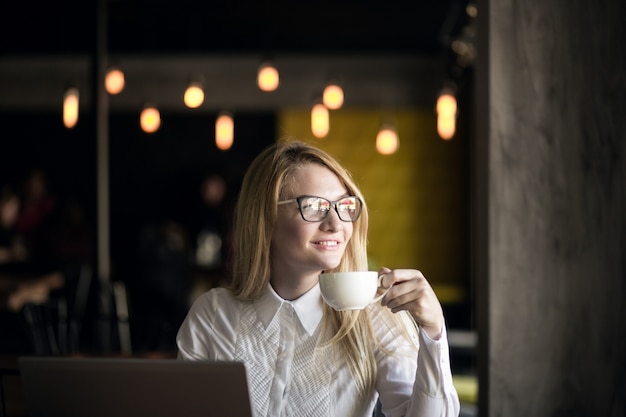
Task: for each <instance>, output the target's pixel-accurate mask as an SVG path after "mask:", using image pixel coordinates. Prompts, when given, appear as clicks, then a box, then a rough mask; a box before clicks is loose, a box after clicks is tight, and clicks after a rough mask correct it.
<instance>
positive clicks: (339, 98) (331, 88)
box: [322, 81, 343, 110]
mask: <svg viewBox="0 0 626 417" xmlns="http://www.w3.org/2000/svg"><path fill="white" fill-rule="evenodd" d="M322 100H323V102H324V105H325V106H326V107H327V108H328V109H330V110H337V109H340V108H341V106H343V88H341V86H340V85H339V83H338V82H336V81H331V82H329V83H328V84H327V85H326V87H325V88H324V93H323V95H322Z"/></svg>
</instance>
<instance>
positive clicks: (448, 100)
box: [437, 93, 457, 140]
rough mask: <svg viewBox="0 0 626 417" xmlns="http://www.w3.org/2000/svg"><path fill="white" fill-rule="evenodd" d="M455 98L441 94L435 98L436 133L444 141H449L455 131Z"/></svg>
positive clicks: (447, 94) (448, 94)
mask: <svg viewBox="0 0 626 417" xmlns="http://www.w3.org/2000/svg"><path fill="white" fill-rule="evenodd" d="M456 112H457V103H456V98H455V97H454V96H453V95H452V94H450V93H441V94H440V95H439V98H437V133H438V134H439V137H440V138H441V139H444V140H448V139H451V138H452V137H453V136H454V132H455V131H456Z"/></svg>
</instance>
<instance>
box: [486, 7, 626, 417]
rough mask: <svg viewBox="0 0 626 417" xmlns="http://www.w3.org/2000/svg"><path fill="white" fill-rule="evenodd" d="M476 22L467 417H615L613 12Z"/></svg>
mask: <svg viewBox="0 0 626 417" xmlns="http://www.w3.org/2000/svg"><path fill="white" fill-rule="evenodd" d="M479 14H480V18H479V19H480V20H479V27H480V29H479V31H480V33H479V45H478V48H479V61H478V64H477V74H478V75H477V103H478V106H477V108H478V111H477V114H478V117H477V126H478V127H477V140H476V146H475V155H474V156H475V159H474V162H475V179H476V182H475V193H474V196H475V208H476V215H475V219H474V220H475V222H474V225H475V241H474V245H475V260H476V264H475V270H474V273H475V281H476V283H477V298H476V309H477V316H478V332H479V359H478V363H479V368H480V370H479V374H480V376H479V384H480V393H479V401H480V404H479V414H480V415H482V416H503V417H515V416H520V417H521V416H524V417H529V416H532V417H542V416H594V417H597V416H611V417H617V416H620V417H622V416H625V415H626V406H625V404H626V47H625V46H624V45H625V41H626V25H625V22H626V2H624V1H623V0H598V1H591V0H582V1H576V2H572V1H565V0H561V1H558V0H502V1H495V0H494V1H489V0H485V1H483V2H482V4H481V3H479Z"/></svg>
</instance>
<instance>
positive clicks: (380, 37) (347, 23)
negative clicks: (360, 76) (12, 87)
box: [0, 0, 468, 56]
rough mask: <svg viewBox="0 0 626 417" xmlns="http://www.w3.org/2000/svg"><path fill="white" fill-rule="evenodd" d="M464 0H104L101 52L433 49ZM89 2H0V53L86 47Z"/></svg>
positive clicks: (90, 33) (91, 17)
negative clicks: (105, 19)
mask: <svg viewBox="0 0 626 417" xmlns="http://www.w3.org/2000/svg"><path fill="white" fill-rule="evenodd" d="M467 2H468V1H467V0H441V1H431V0H417V1H415V0H414V1H411V2H406V1H405V0H388V1H385V2H381V1H371V0H365V1H364V0H349V1H332V0H319V1H315V2H300V1H287V0H279V1H270V2H258V1H249V0H247V1H223V0H222V1H208V0H205V1H200V0H177V1H170V0H168V1H164V0H108V1H105V3H104V7H105V9H106V11H107V17H108V25H107V31H108V36H107V41H108V49H109V51H110V52H111V53H124V54H127V53H150V54H152V53H212V52H216V53H224V52H265V53H267V54H269V55H270V56H271V54H272V53H273V52H281V53H284V52H298V53H307V52H311V53H331V54H332V53H346V52H350V53H367V52H373V53H401V54H415V55H435V54H440V53H441V52H442V40H443V39H444V38H445V37H447V36H451V35H453V34H454V32H455V31H458V30H459V27H460V26H461V25H462V23H463V22H462V19H463V16H464V13H463V10H464V7H465V4H466V3H467ZM96 4H97V1H95V0H72V1H41V0H38V1H35V2H27V1H24V2H21V1H4V2H2V4H1V5H0V53H2V54H7V55H15V54H41V53H55V54H56V53H68V54H71V53H88V52H90V51H91V50H93V46H94V44H95V40H94V39H95V33H96V29H95V28H96V23H95V22H96V21H97V19H96V9H97V6H96Z"/></svg>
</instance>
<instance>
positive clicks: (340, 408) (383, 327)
mask: <svg viewBox="0 0 626 417" xmlns="http://www.w3.org/2000/svg"><path fill="white" fill-rule="evenodd" d="M322 303H323V301H322V298H321V294H320V290H319V285H317V286H315V287H314V288H312V289H311V290H310V291H309V292H307V293H306V294H304V295H303V296H302V297H300V298H298V299H297V300H294V301H287V300H283V299H282V298H280V297H279V296H278V294H276V292H275V291H274V290H273V289H272V287H271V285H268V288H267V290H266V291H265V292H264V293H263V295H262V296H261V297H260V298H259V299H258V300H256V301H254V302H242V301H239V300H237V299H235V298H234V297H233V296H232V295H231V293H230V292H229V291H228V290H226V289H223V288H214V289H211V290H209V291H208V292H206V293H204V294H203V295H201V296H200V297H198V299H197V300H196V301H195V302H194V303H193V305H192V306H191V309H190V310H189V313H188V315H187V317H186V319H185V321H184V322H183V324H182V326H181V327H180V329H179V331H178V335H177V344H178V358H179V359H184V360H227V361H241V362H244V363H245V365H246V371H247V375H248V383H249V389H250V399H251V402H252V408H253V414H254V416H255V417H262V416H271V417H278V416H316V417H319V416H337V417H349V416H354V417H366V416H368V417H369V416H372V413H373V410H374V407H375V405H376V400H377V397H376V396H373V397H372V398H370V399H369V400H368V401H360V400H359V396H358V395H357V388H356V385H355V383H354V381H353V378H352V375H351V373H350V370H349V368H348V365H347V363H346V362H345V360H344V359H342V358H341V357H337V356H334V354H333V349H332V348H329V347H325V348H324V347H319V346H317V341H318V338H319V336H320V328H321V327H322V326H320V322H321V319H322V307H323V305H322ZM368 308H369V309H370V317H371V320H372V323H373V328H374V332H375V333H376V336H377V337H378V338H379V340H380V341H381V346H382V349H376V361H377V365H378V376H377V380H376V391H377V392H378V395H379V396H380V400H381V403H382V411H383V413H384V414H385V416H387V417H395V416H416V417H417V416H422V417H437V416H449V417H452V416H458V415H459V410H460V406H459V398H458V394H457V392H456V390H455V388H454V385H453V383H452V373H451V370H450V361H449V348H448V341H447V335H446V332H445V329H444V332H443V334H442V337H441V338H440V339H439V340H438V341H433V340H431V339H430V338H429V337H428V336H427V335H425V334H424V333H425V332H419V334H420V336H419V342H420V348H419V355H418V354H417V351H416V349H415V346H413V345H412V344H410V343H409V342H408V341H407V340H406V339H405V338H404V337H402V336H401V332H400V330H398V329H397V328H394V327H393V326H391V322H390V321H389V319H388V318H386V315H384V314H380V312H381V311H382V309H383V308H384V307H381V306H380V305H378V304H376V305H372V306H369V307H368Z"/></svg>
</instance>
